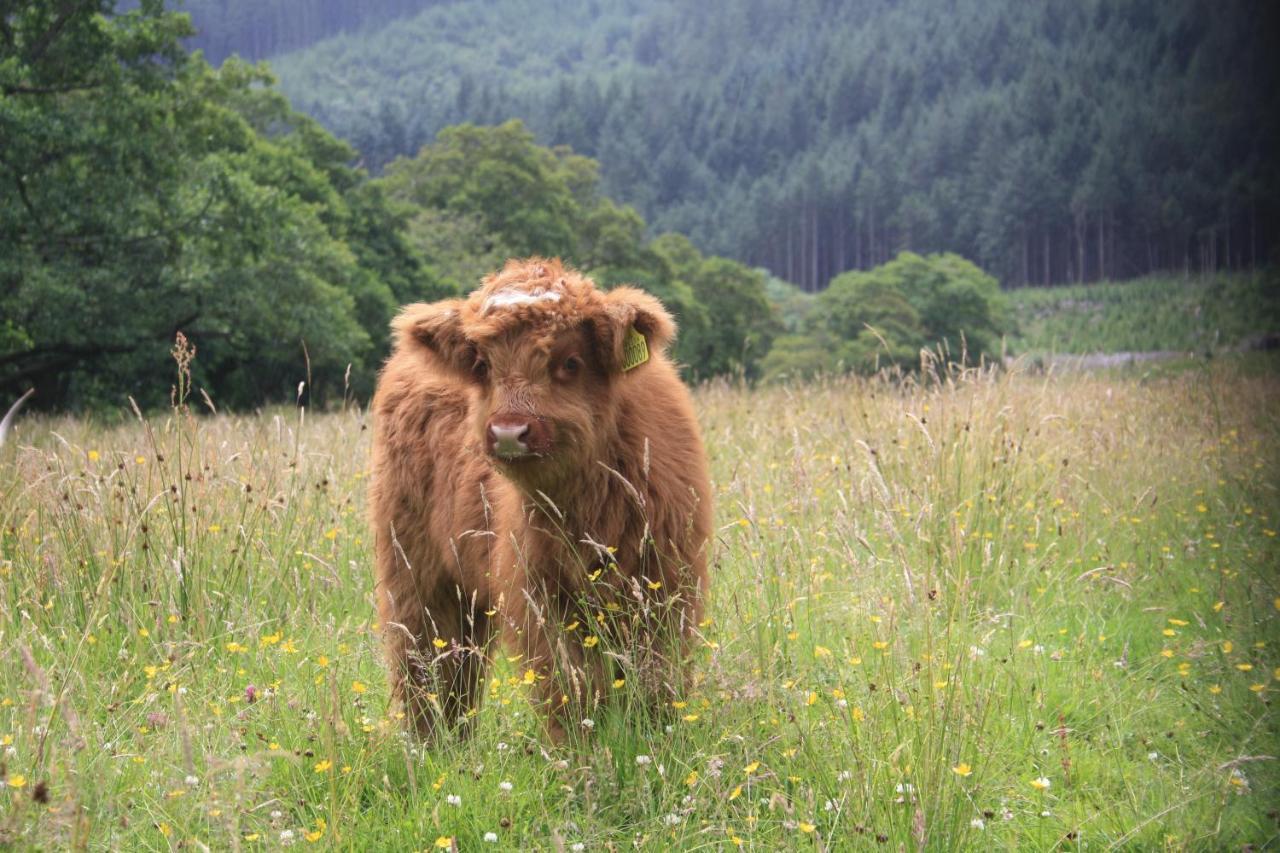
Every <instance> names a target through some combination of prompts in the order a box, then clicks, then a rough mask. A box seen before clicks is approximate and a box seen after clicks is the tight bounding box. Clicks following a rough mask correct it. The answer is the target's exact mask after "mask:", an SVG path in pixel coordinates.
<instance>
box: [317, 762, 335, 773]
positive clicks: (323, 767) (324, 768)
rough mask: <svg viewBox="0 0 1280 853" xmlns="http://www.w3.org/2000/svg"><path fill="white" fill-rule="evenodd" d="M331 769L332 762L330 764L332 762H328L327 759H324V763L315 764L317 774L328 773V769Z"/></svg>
mask: <svg viewBox="0 0 1280 853" xmlns="http://www.w3.org/2000/svg"><path fill="white" fill-rule="evenodd" d="M331 767H333V762H332V761H330V760H329V759H327V758H326V759H325V760H324V761H317V762H316V772H317V773H328V772H329V769H330V768H331Z"/></svg>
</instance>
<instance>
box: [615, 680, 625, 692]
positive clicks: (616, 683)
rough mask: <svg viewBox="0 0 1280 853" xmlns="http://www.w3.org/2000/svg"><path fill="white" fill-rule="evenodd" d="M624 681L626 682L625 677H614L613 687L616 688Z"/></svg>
mask: <svg viewBox="0 0 1280 853" xmlns="http://www.w3.org/2000/svg"><path fill="white" fill-rule="evenodd" d="M626 683H627V680H626V679H625V678H615V679H614V680H613V689H614V690H617V689H618V688H619V687H621V686H622V685H624V684H626Z"/></svg>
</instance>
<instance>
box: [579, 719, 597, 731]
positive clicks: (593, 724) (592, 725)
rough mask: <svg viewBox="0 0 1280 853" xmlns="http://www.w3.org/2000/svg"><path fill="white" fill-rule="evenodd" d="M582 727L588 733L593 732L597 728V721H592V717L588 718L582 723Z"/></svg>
mask: <svg viewBox="0 0 1280 853" xmlns="http://www.w3.org/2000/svg"><path fill="white" fill-rule="evenodd" d="M582 727H583V728H584V729H586V730H587V731H591V730H592V729H594V728H595V727H596V721H595V720H593V719H591V718H590V717H587V718H586V719H585V720H583V721H582Z"/></svg>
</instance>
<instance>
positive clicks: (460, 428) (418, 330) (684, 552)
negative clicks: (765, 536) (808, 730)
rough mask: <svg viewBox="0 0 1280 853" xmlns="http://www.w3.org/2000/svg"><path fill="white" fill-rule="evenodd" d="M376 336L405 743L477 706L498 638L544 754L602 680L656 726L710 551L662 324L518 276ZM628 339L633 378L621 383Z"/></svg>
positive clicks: (388, 564) (695, 448)
mask: <svg viewBox="0 0 1280 853" xmlns="http://www.w3.org/2000/svg"><path fill="white" fill-rule="evenodd" d="M393 329H394V331H395V351H394V353H393V354H392V356H391V358H390V360H389V361H388V362H387V365H386V367H385V368H384V369H383V372H382V375H381V377H380V379H379V383H378V391H377V394H376V396H375V398H374V402H373V408H374V411H375V413H376V415H375V418H376V419H375V433H374V452H373V481H372V485H371V488H370V505H371V514H372V523H373V530H374V541H375V551H376V557H377V581H378V582H377V601H378V610H379V613H380V615H381V618H382V623H383V625H384V631H385V634H386V648H387V663H388V667H389V670H390V679H391V686H392V690H393V693H394V695H395V696H396V697H397V698H398V699H400V700H401V701H402V702H403V703H404V706H405V710H406V713H407V714H408V716H409V718H410V720H411V721H412V723H413V725H414V726H415V727H416V728H417V729H418V731H419V732H421V733H423V734H430V733H431V732H432V731H433V730H434V729H435V728H436V727H437V726H438V724H439V723H440V721H442V720H443V722H444V723H445V724H447V725H453V724H455V723H456V722H457V721H459V720H460V719H465V718H466V717H467V715H468V712H469V711H471V710H472V709H474V708H475V707H476V706H477V705H478V703H479V701H480V698H481V690H480V687H481V685H482V683H483V678H482V676H483V674H484V670H485V653H486V648H487V646H488V643H489V640H490V638H491V635H492V632H493V630H494V628H495V626H496V625H498V626H501V628H502V631H503V634H504V635H505V637H506V639H507V641H508V644H509V645H511V646H513V647H514V651H517V652H518V653H520V654H521V655H522V656H523V660H522V662H521V663H520V664H519V666H520V668H521V670H522V671H525V672H526V673H527V674H526V677H527V678H532V679H533V683H534V685H535V687H534V695H535V699H536V700H537V701H538V702H540V703H541V704H543V705H544V706H545V707H546V709H547V711H548V712H549V717H548V720H549V723H548V725H549V729H550V732H551V734H552V736H553V737H554V738H555V739H557V740H559V739H561V738H562V737H563V736H564V732H565V728H564V727H565V725H566V724H567V723H572V724H574V725H576V720H575V719H574V718H575V717H576V719H581V717H580V716H578V715H579V714H585V713H588V712H589V711H590V709H591V707H592V706H593V705H594V703H595V702H597V701H598V700H599V699H600V698H601V697H603V696H605V695H607V694H608V691H609V682H611V681H612V680H613V679H614V678H615V677H622V678H626V679H627V680H628V681H629V682H630V684H631V685H632V686H633V687H636V688H638V689H640V690H643V691H645V695H647V696H648V697H649V699H650V702H651V704H653V705H654V706H658V705H664V704H667V701H668V700H669V699H670V698H671V697H672V696H674V695H677V694H679V693H681V692H682V690H683V676H682V672H683V670H684V666H683V662H684V661H683V659H684V657H685V652H686V646H687V642H688V639H689V637H690V635H691V632H692V631H693V630H694V628H695V627H696V623H697V620H698V619H699V616H700V613H701V607H702V599H703V594H704V590H705V586H706V580H707V575H706V561H707V547H708V539H709V537H710V531H711V487H710V482H709V478H708V474H707V464H706V457H705V454H704V452H703V447H702V440H701V438H700V436H699V432H698V426H697V423H696V421H695V418H694V412H693V407H692V404H691V401H690V398H689V394H688V392H687V390H686V389H685V387H684V385H683V384H682V383H681V381H680V379H679V377H678V376H677V374H676V371H675V368H674V367H673V366H672V364H671V362H670V360H669V359H668V358H667V356H666V348H667V345H668V344H669V343H670V341H671V339H672V338H673V336H674V335H675V331H676V330H675V324H674V322H673V321H672V319H671V316H670V315H669V314H668V313H667V311H666V310H665V309H664V308H663V307H662V305H661V303H659V302H658V301H657V300H656V299H654V298H653V297H652V296H649V295H648V294H646V293H644V292H642V291H639V290H636V289H633V288H629V287H620V288H616V289H614V290H612V291H610V292H607V293H606V292H602V291H600V290H597V289H596V288H595V286H594V285H593V284H592V282H591V281H590V280H589V279H587V278H585V277H583V276H581V275H579V274H578V273H576V272H574V271H572V270H569V269H566V268H564V267H562V266H561V264H560V263H559V261H548V260H542V259H537V258H534V259H530V260H525V261H510V262H508V264H507V265H506V267H505V268H504V269H503V270H502V271H501V272H499V273H496V274H494V275H491V276H489V277H488V278H486V279H485V281H484V282H483V284H482V286H481V287H480V289H479V290H477V291H475V292H474V293H472V294H471V295H470V296H469V297H467V298H466V299H452V300H447V301H444V302H437V303H434V304H430V305H426V304H419V305H410V306H408V307H406V308H405V309H404V310H403V311H402V312H401V314H400V316H399V317H397V318H396V320H395V322H394V323H393ZM632 329H634V330H636V331H638V332H639V333H640V334H642V335H643V336H644V338H645V340H646V342H647V345H648V350H649V353H650V357H649V360H648V361H647V362H645V363H643V364H639V365H638V366H635V367H632V368H631V369H627V370H624V369H623V368H624V366H625V365H626V355H625V352H626V350H625V346H626V343H627V336H628V333H629V332H630V331H631V330H632ZM529 670H531V671H532V672H531V673H529V672H528V671H529Z"/></svg>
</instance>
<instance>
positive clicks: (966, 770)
mask: <svg viewBox="0 0 1280 853" xmlns="http://www.w3.org/2000/svg"><path fill="white" fill-rule="evenodd" d="M951 772H952V773H954V774H956V775H957V776H968V775H969V774H971V773H972V772H973V768H972V767H970V766H969V765H968V764H966V763H965V762H963V761H961V762H960V763H959V764H957V765H956V766H955V767H952V768H951Z"/></svg>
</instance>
